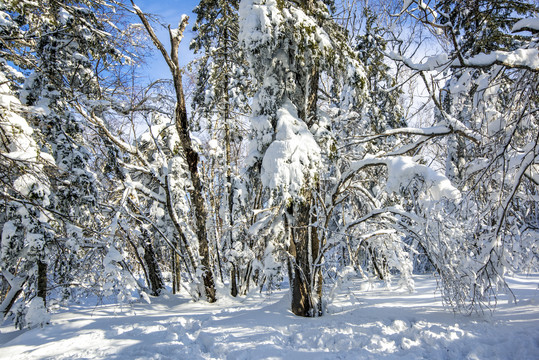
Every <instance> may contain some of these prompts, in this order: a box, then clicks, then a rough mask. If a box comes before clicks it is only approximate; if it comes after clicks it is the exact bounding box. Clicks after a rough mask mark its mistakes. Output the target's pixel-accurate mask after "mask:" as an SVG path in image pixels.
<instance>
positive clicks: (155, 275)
mask: <svg viewBox="0 0 539 360" xmlns="http://www.w3.org/2000/svg"><path fill="white" fill-rule="evenodd" d="M143 246H144V262H145V264H146V268H147V270H148V280H149V282H150V283H149V285H150V290H151V292H152V295H153V296H159V294H160V293H161V290H163V289H165V282H164V281H163V276H162V274H161V269H159V264H158V263H157V258H156V256H155V252H154V250H153V246H152V243H151V242H150V240H149V239H146V240H145V241H144V244H143Z"/></svg>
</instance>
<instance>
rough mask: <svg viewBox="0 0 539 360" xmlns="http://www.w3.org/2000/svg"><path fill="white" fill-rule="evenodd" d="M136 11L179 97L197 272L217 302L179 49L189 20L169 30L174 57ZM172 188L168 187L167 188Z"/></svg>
mask: <svg viewBox="0 0 539 360" xmlns="http://www.w3.org/2000/svg"><path fill="white" fill-rule="evenodd" d="M132 4H133V7H134V10H135V12H136V14H137V15H138V17H139V18H140V20H141V21H142V23H143V25H144V27H145V29H146V31H147V32H148V35H149V36H150V38H151V39H152V41H153V43H154V45H155V46H156V47H157V49H158V50H159V52H160V53H161V55H162V56H163V58H164V60H165V61H166V63H167V65H168V67H169V69H170V72H171V75H172V80H173V83H174V90H175V95H176V108H175V115H174V120H175V127H176V131H177V134H178V136H179V138H180V146H181V148H182V152H183V156H184V157H185V161H186V163H187V168H188V170H189V174H190V180H191V183H192V188H191V198H192V202H193V207H194V209H195V211H194V216H195V224H196V231H195V233H196V236H197V240H198V252H199V255H200V259H201V264H200V266H199V267H198V269H197V271H200V272H201V275H202V282H203V284H204V291H205V296H206V299H207V300H208V302H214V301H215V300H216V294H215V283H214V278H213V271H212V267H211V262H210V253H209V244H208V232H207V229H206V225H207V219H208V212H207V209H206V205H205V199H204V192H203V184H202V182H201V177H200V171H199V159H200V156H199V154H198V152H197V151H196V149H195V147H194V146H193V141H192V139H191V136H190V122H189V117H188V114H187V104H186V101H185V94H184V91H183V83H182V79H183V76H182V74H183V70H182V69H181V67H180V64H179V57H178V47H179V45H180V42H181V40H182V39H183V32H184V31H185V28H186V26H187V22H188V17H187V16H183V17H182V19H181V20H180V23H179V25H178V28H177V29H171V28H169V34H170V46H171V49H170V53H168V52H167V50H166V49H165V47H164V46H163V44H162V43H161V41H160V40H159V39H158V38H157V35H156V34H155V32H154V30H153V28H152V26H151V25H150V23H149V22H148V19H147V18H146V16H145V15H144V13H143V12H142V11H141V10H140V8H138V7H137V6H136V5H135V4H134V3H133V2H132ZM167 187H168V186H167Z"/></svg>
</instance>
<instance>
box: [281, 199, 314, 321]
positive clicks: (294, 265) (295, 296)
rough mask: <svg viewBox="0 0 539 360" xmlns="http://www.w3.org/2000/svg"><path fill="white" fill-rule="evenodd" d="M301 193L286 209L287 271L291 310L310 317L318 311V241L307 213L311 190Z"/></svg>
mask: <svg viewBox="0 0 539 360" xmlns="http://www.w3.org/2000/svg"><path fill="white" fill-rule="evenodd" d="M305 197H306V199H304V200H297V201H296V202H295V204H293V205H291V206H290V207H289V209H288V214H289V215H291V216H290V218H291V220H292V221H290V224H291V231H290V235H291V239H290V248H289V253H290V255H291V260H290V261H289V265H288V272H289V278H290V287H291V292H292V304H291V309H292V312H293V313H294V314H295V315H298V316H305V317H313V316H320V315H322V303H321V297H322V275H321V272H320V268H319V266H317V261H318V260H319V259H318V257H319V252H320V244H319V239H318V235H317V233H316V229H314V228H312V227H311V226H310V225H311V223H312V222H313V221H314V220H315V219H314V215H311V208H312V202H313V199H312V193H311V192H310V191H306V192H305Z"/></svg>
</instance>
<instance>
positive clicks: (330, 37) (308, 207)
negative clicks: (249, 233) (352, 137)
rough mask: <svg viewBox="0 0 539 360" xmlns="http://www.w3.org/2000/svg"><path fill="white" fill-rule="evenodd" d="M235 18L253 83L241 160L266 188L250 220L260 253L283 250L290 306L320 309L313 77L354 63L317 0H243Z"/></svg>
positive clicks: (318, 127)
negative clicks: (262, 242) (262, 234)
mask: <svg viewBox="0 0 539 360" xmlns="http://www.w3.org/2000/svg"><path fill="white" fill-rule="evenodd" d="M240 24H241V28H240V29H241V30H240V39H241V42H242V46H243V48H244V51H245V53H246V56H247V59H248V61H249V64H250V69H251V75H252V77H253V78H254V79H255V80H256V83H257V87H258V91H257V93H256V95H255V98H254V103H253V114H252V116H251V127H252V131H253V135H252V142H251V146H250V154H249V157H248V160H247V164H248V166H249V167H250V172H251V174H252V181H253V182H254V184H255V186H256V184H261V185H262V187H263V189H264V194H265V195H264V196H263V197H262V201H261V204H260V205H261V206H262V207H263V209H265V210H263V211H261V212H260V215H259V216H258V219H257V224H255V227H256V229H259V230H264V229H266V230H267V233H268V234H269V237H270V238H272V239H271V240H269V241H271V242H272V244H271V246H269V245H266V246H263V248H264V249H266V251H265V254H266V255H269V256H271V255H272V254H271V252H272V250H271V249H275V251H278V250H279V249H284V250H285V252H284V256H285V261H286V263H287V264H288V275H289V279H290V287H291V292H292V305H291V307H292V312H293V313H294V314H296V315H300V316H316V315H320V314H322V301H321V300H322V299H321V296H322V275H321V264H322V253H321V247H322V246H323V240H322V238H321V236H320V234H319V233H318V230H317V228H316V226H315V224H316V222H317V217H318V215H317V210H316V209H317V206H316V203H317V201H318V200H319V196H320V194H319V185H320V184H319V181H320V172H321V171H322V166H323V165H322V155H321V154H322V150H321V144H322V142H323V137H322V136H321V134H322V133H324V131H325V126H326V121H327V117H325V116H324V114H322V113H321V112H320V111H319V93H320V87H319V84H320V80H321V76H323V75H324V76H325V75H327V76H330V77H331V76H332V75H334V74H335V72H338V71H335V70H336V69H338V70H339V71H342V70H343V69H347V70H350V72H351V73H352V75H353V74H354V73H356V72H357V73H359V72H360V70H357V69H359V68H360V65H359V63H358V62H357V60H355V59H354V57H355V56H354V55H353V53H352V52H351V51H350V49H349V48H348V47H347V45H346V41H345V40H346V39H345V36H344V33H343V32H342V29H341V28H340V27H339V26H338V25H337V24H336V23H335V22H334V21H333V20H332V19H331V15H330V12H329V10H328V7H327V5H326V4H324V3H322V2H320V1H300V2H296V1H252V0H244V1H242V2H241V4H240ZM352 75H351V77H353V76H352ZM354 79H356V78H354ZM263 239H264V238H263ZM268 249H269V250H270V251H269V254H268V251H267V250H268ZM282 254H283V253H282V252H281V256H283V255H282ZM268 262H269V261H268ZM269 263H272V262H269ZM266 270H267V271H268V274H267V275H269V276H271V275H272V274H271V270H272V269H271V268H270V269H266Z"/></svg>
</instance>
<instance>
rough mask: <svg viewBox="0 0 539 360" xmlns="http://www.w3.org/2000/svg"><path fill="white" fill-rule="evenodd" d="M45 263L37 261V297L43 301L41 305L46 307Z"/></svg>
mask: <svg viewBox="0 0 539 360" xmlns="http://www.w3.org/2000/svg"><path fill="white" fill-rule="evenodd" d="M47 268H48V266H47V263H45V262H43V261H41V260H38V261H37V296H39V297H40V298H42V299H43V305H45V307H46V306H47Z"/></svg>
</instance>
